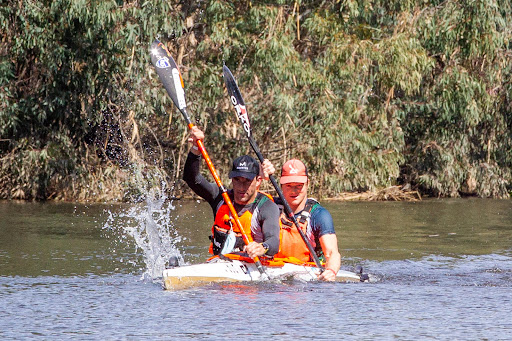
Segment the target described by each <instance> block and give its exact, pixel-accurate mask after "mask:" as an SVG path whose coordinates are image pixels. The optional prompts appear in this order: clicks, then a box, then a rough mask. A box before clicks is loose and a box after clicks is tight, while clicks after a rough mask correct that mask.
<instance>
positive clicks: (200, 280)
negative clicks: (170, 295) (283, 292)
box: [163, 258, 361, 290]
mask: <svg viewBox="0 0 512 341" xmlns="http://www.w3.org/2000/svg"><path fill="white" fill-rule="evenodd" d="M264 268H265V273H266V275H262V274H260V272H259V271H258V269H257V268H256V265H255V264H254V263H249V262H244V261H240V260H226V259H220V258H217V259H214V260H212V261H210V262H208V263H201V264H196V265H186V266H179V267H174V268H170V269H165V270H164V272H163V280H164V287H165V289H166V290H176V289H182V288H188V287H193V286H200V285H205V284H208V283H214V282H243V281H248V282H250V281H268V280H299V281H305V282H310V281H315V280H317V273H319V269H318V268H317V267H314V266H306V265H298V264H291V263H285V264H284V265H282V266H265V267H264ZM267 275H268V277H267ZM336 282H361V276H360V275H359V274H356V273H354V272H350V271H345V270H340V271H338V273H337V275H336Z"/></svg>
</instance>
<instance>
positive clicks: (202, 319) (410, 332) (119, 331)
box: [0, 195, 512, 340]
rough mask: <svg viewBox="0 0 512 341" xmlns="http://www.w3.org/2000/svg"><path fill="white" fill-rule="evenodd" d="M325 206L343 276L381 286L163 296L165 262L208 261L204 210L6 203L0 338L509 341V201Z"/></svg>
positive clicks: (1, 210)
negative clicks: (362, 273)
mask: <svg viewBox="0 0 512 341" xmlns="http://www.w3.org/2000/svg"><path fill="white" fill-rule="evenodd" d="M325 206H326V207H327V208H328V209H329V210H330V212H331V213H332V215H333V218H334V221H335V225H336V231H337V234H338V237H339V246H340V251H341V253H342V255H343V268H344V269H347V270H352V268H353V267H354V266H356V265H359V264H361V265H363V267H364V268H365V269H366V271H367V272H369V273H371V274H373V275H374V276H376V277H377V278H379V281H377V282H375V283H363V284H339V283H337V284H332V283H280V284H279V283H267V284H262V283H260V284H239V283H237V284H233V283H230V284H212V285H207V286H204V287H199V288H193V289H190V290H184V291H178V292H169V291H164V290H163V289H162V285H161V281H160V279H159V278H157V277H159V276H160V273H161V269H162V268H163V266H164V263H165V261H166V260H167V257H168V256H170V255H173V254H176V255H180V256H182V257H183V259H184V261H185V262H187V263H199V262H201V261H203V260H204V259H205V258H206V257H208V253H207V247H208V243H209V241H208V234H209V232H210V228H211V222H212V213H211V209H210V207H209V206H208V205H207V204H205V203H199V202H195V201H193V202H192V201H174V202H172V203H170V202H169V201H168V200H166V199H165V198H164V197H160V196H158V195H154V196H153V197H151V199H150V200H148V201H146V202H145V203H141V204H137V205H78V204H63V203H24V202H23V203H16V202H2V203H0V306H1V307H2V309H0V339H2V340H31V339H34V338H35V337H39V338H41V339H45V340H46V339H48V340H54V339H79V340H82V339H83V340H90V339H115V340H119V339H154V340H169V339H195V338H200V339H210V340H224V339H235V338H246V339H251V340H268V339H277V340H301V339H312V338H315V339H325V340H335V339H348V340H376V339H399V340H420V339H433V340H449V339H450V340H451V339H456V340H476V339H496V340H506V339H511V338H512V322H510V321H509V319H507V318H505V317H506V316H508V312H509V311H510V310H512V296H511V295H510V288H511V287H512V246H511V245H512V228H511V225H510V222H511V221H512V202H511V201H505V200H503V201H500V200H476V199H475V200H473V199H470V200H428V201H423V202H418V203H402V202H396V203H395V202H378V203H373V202H372V203H366V202H342V203H326V204H325ZM141 277H142V278H143V279H142V280H141ZM148 279H149V280H148ZM233 311H236V312H243V313H241V314H235V315H233ZM219 316H220V317H226V316H230V318H229V323H223V321H221V323H219ZM269 316H270V318H269ZM274 316H275V317H276V318H274ZM248 317H250V318H248ZM254 321H258V322H260V321H265V323H253V322H254Z"/></svg>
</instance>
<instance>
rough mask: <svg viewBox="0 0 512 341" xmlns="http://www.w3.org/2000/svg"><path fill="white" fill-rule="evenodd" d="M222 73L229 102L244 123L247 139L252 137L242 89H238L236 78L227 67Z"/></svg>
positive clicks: (224, 67)
mask: <svg viewBox="0 0 512 341" xmlns="http://www.w3.org/2000/svg"><path fill="white" fill-rule="evenodd" d="M222 71H223V72H224V81H225V82H226V88H227V89H228V95H229V100H230V101H231V103H232V104H233V106H234V107H235V110H236V116H237V117H238V119H239V120H240V123H242V126H243V127H244V130H245V133H246V134H247V137H250V136H251V123H250V122H249V114H247V109H246V107H245V103H244V99H243V98H242V94H241V93H240V89H238V85H237V84H236V81H235V77H233V74H232V73H231V71H229V68H228V67H227V66H226V65H224V66H223V67H222Z"/></svg>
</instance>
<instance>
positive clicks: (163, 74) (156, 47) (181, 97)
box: [151, 40, 268, 277]
mask: <svg viewBox="0 0 512 341" xmlns="http://www.w3.org/2000/svg"><path fill="white" fill-rule="evenodd" d="M151 62H152V63H153V65H154V66H155V69H156V73H157V74H158V76H159V77H160V80H161V81H162V83H163V85H164V87H165V90H166V91H167V93H168V94H169V97H171V99H172V101H173V102H174V104H175V105H176V107H177V108H178V109H179V111H180V112H181V113H182V114H183V118H184V119H185V121H186V122H187V125H188V128H189V129H192V128H193V127H194V124H193V123H192V121H191V120H190V117H189V116H188V113H187V103H186V101H185V90H184V84H183V78H182V77H181V73H180V71H179V69H178V66H177V65H176V62H175V61H174V59H173V58H172V56H171V54H170V53H169V51H168V50H167V49H166V48H165V46H164V45H163V44H162V43H161V42H160V41H158V40H155V41H154V42H153V44H152V45H151ZM197 147H198V148H199V150H200V151H201V154H202V155H203V158H204V160H205V161H206V164H207V165H208V168H209V169H210V173H212V176H213V178H214V179H215V183H216V184H217V186H218V187H219V190H220V191H221V193H222V198H223V199H224V202H225V203H226V205H228V207H229V211H230V212H231V215H232V216H233V220H234V222H235V225H236V227H238V229H239V230H240V233H241V234H242V238H243V240H244V242H245V244H246V245H247V244H249V243H250V242H252V237H251V236H250V235H247V234H246V233H245V231H244V229H243V228H242V224H241V223H240V219H239V218H238V214H237V213H236V210H235V207H234V206H233V203H232V202H231V199H230V198H229V195H228V192H227V190H226V188H224V186H223V185H222V182H221V181H220V178H219V176H218V175H217V171H216V170H215V167H214V166H213V163H212V161H211V159H210V157H209V156H208V153H207V152H206V149H205V148H204V145H203V142H202V141H200V140H197ZM254 263H255V264H256V267H257V268H258V271H259V272H260V273H261V274H262V275H266V273H265V270H264V269H263V266H262V265H261V262H260V260H259V258H258V257H254ZM267 277H268V276H267Z"/></svg>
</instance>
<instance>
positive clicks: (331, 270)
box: [318, 234, 341, 281]
mask: <svg viewBox="0 0 512 341" xmlns="http://www.w3.org/2000/svg"><path fill="white" fill-rule="evenodd" d="M320 245H321V246H322V250H323V252H324V256H325V271H324V272H322V274H321V275H320V276H319V277H318V279H320V280H323V281H334V280H335V279H336V274H337V273H338V270H339V269H340V266H341V255H340V253H339V251H338V238H336V235H335V234H324V235H323V236H321V237H320Z"/></svg>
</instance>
